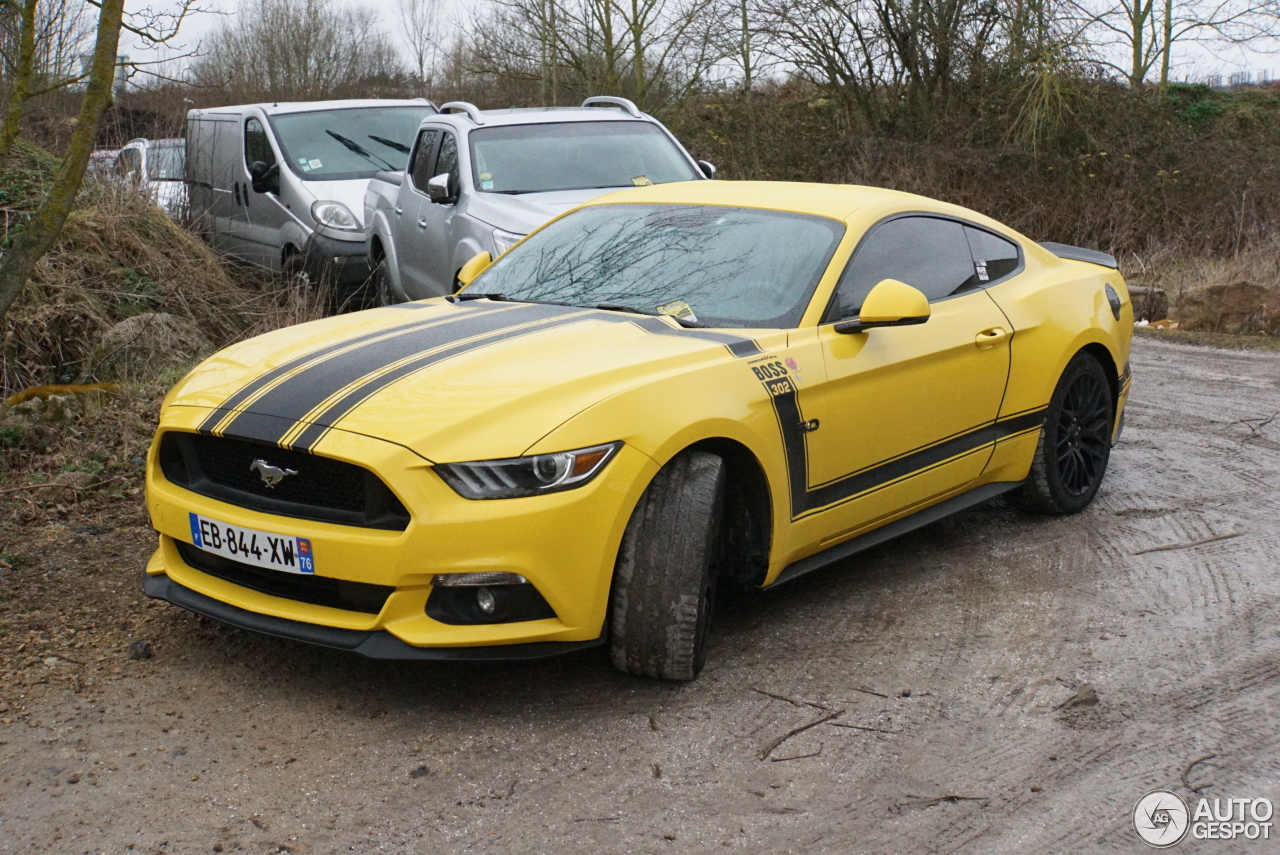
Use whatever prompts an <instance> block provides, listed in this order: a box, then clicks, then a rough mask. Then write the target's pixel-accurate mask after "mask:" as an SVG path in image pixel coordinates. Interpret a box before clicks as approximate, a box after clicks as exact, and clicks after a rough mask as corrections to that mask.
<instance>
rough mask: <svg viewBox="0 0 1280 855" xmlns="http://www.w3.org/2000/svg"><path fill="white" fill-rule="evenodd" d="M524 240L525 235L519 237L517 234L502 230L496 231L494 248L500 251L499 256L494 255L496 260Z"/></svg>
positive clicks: (494, 233) (494, 231) (494, 232)
mask: <svg viewBox="0 0 1280 855" xmlns="http://www.w3.org/2000/svg"><path fill="white" fill-rule="evenodd" d="M522 240H524V235H518V234H516V233H515V232H508V231H503V230H502V229H494V230H493V247H494V249H496V250H497V251H498V252H497V254H495V255H494V258H497V257H498V256H499V255H502V254H503V253H504V252H506V251H507V250H509V249H511V247H513V246H515V245H516V244H518V243H519V242H520V241H522Z"/></svg>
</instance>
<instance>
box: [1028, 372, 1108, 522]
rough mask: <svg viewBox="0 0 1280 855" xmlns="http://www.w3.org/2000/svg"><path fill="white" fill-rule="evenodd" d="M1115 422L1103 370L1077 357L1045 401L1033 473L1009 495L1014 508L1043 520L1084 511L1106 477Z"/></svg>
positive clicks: (1032, 468) (1033, 462)
mask: <svg viewBox="0 0 1280 855" xmlns="http://www.w3.org/2000/svg"><path fill="white" fill-rule="evenodd" d="M1114 421H1115V399H1114V398H1113V397H1112V394H1111V384H1110V383H1108V382H1107V374H1106V370H1105V369H1104V368H1103V367H1102V364H1101V363H1100V362H1098V360H1097V359H1096V358H1095V357H1094V356H1092V355H1091V354H1089V353H1085V352H1081V353H1077V354H1076V355H1075V356H1074V357H1073V358H1072V360H1071V362H1069V363H1068V364H1067V368H1066V370H1065V371H1063V372H1062V377H1061V379H1059V380H1058V387H1057V388H1056V389H1054V392H1053V398H1052V399H1051V400H1050V401H1049V407H1048V409H1047V410H1046V411H1045V416H1044V427H1043V428H1042V429H1041V431H1040V439H1039V441H1038V443H1037V445H1036V454H1035V458H1034V460H1033V461H1032V464H1031V471H1030V473H1028V475H1027V480H1026V482H1025V483H1024V484H1023V485H1022V487H1021V489H1019V490H1018V492H1017V493H1014V494H1013V496H1012V497H1013V499H1014V500H1015V502H1017V504H1019V505H1021V506H1022V507H1023V508H1024V509H1025V510H1028V511H1034V512H1036V513H1043V514H1074V513H1078V512H1079V511H1082V510H1084V509H1085V508H1086V507H1087V506H1088V505H1089V503H1090V502H1092V501H1093V497H1094V496H1095V495H1096V494H1097V492H1098V488H1099V487H1100V486H1101V485H1102V479H1103V476H1105V475H1106V471H1107V462H1108V461H1109V460H1110V459H1111V429H1112V424H1113V423H1114Z"/></svg>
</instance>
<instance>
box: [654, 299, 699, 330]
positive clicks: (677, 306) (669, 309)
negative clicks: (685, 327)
mask: <svg viewBox="0 0 1280 855" xmlns="http://www.w3.org/2000/svg"><path fill="white" fill-rule="evenodd" d="M657 311H658V313H659V314H662V315H670V316H671V317H673V318H679V319H680V320H682V321H693V322H694V323H695V324H696V323H697V322H698V316H697V315H695V314H694V313H693V309H692V308H691V307H690V306H689V304H688V303H686V302H685V301H684V300H676V301H675V302H672V303H667V304H665V305H662V306H658V307H657Z"/></svg>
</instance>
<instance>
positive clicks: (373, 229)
mask: <svg viewBox="0 0 1280 855" xmlns="http://www.w3.org/2000/svg"><path fill="white" fill-rule="evenodd" d="M391 234H392V232H391V223H390V221H389V220H388V219H387V212H386V211H385V210H384V209H382V208H379V209H377V210H376V211H374V213H373V219H372V220H371V221H370V223H369V240H368V244H367V248H368V251H369V264H370V269H372V265H373V243H374V241H377V242H378V244H379V245H380V246H381V247H382V257H383V258H384V259H385V260H386V263H387V275H388V276H389V277H391V286H392V288H394V289H395V291H396V293H397V294H399V295H400V296H402V297H406V295H405V293H404V284H403V283H402V282H401V281H400V263H399V261H398V259H397V256H396V243H395V241H394V240H393V239H392V238H391ZM406 299H407V297H406Z"/></svg>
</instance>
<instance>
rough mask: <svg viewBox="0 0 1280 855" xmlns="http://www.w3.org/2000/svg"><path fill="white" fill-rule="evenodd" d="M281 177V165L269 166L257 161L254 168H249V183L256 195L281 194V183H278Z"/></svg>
mask: <svg viewBox="0 0 1280 855" xmlns="http://www.w3.org/2000/svg"><path fill="white" fill-rule="evenodd" d="M279 176H280V164H278V163H273V164H271V165H270V166H267V164H266V163H264V162H263V161H261V160H255V161H254V162H253V166H250V167H249V183H250V185H251V186H252V187H253V192H254V193H278V192H280V182H278V181H276V179H277V178H278V177H279Z"/></svg>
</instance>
